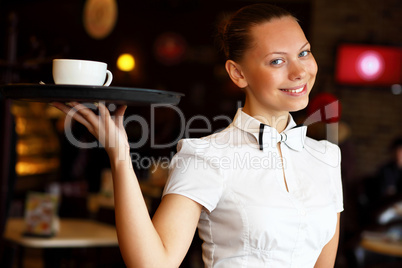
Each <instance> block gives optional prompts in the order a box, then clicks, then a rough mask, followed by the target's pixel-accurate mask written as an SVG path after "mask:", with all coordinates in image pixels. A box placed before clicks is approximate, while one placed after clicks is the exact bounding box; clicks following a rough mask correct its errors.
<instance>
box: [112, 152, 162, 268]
mask: <svg viewBox="0 0 402 268" xmlns="http://www.w3.org/2000/svg"><path fill="white" fill-rule="evenodd" d="M111 167H112V174H113V180H114V198H115V217H116V228H117V236H118V240H119V246H120V250H121V254H122V256H123V259H124V261H125V263H126V265H127V266H128V267H131V266H132V267H156V266H157V265H158V263H157V262H155V261H158V262H159V261H162V263H163V262H164V264H166V263H168V258H167V257H166V250H165V247H164V245H163V242H162V241H161V239H160V237H159V235H158V233H157V231H156V230H155V228H154V226H153V224H152V221H151V218H150V216H149V212H148V209H147V206H146V204H145V201H144V198H143V196H142V192H141V188H140V186H139V183H138V180H137V177H136V175H135V173H134V170H133V167H132V163H131V159H130V157H129V155H128V154H127V155H126V158H125V159H124V160H120V159H112V160H111ZM159 265H160V264H159ZM159 267H161V266H159ZM164 267H167V266H164Z"/></svg>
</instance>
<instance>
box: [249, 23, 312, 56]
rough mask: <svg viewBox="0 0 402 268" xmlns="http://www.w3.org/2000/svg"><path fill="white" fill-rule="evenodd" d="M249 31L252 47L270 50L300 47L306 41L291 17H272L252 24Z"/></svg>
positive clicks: (278, 50)
mask: <svg viewBox="0 0 402 268" xmlns="http://www.w3.org/2000/svg"><path fill="white" fill-rule="evenodd" d="M250 31H251V35H252V38H253V43H254V44H253V47H255V48H259V49H264V50H270V52H286V51H282V50H284V49H286V50H287V49H293V48H294V49H300V47H301V46H303V45H304V44H305V43H306V42H307V39H306V36H305V35H304V32H303V30H302V29H301V27H300V25H299V24H298V22H297V21H296V20H295V19H294V18H293V17H283V18H280V19H273V20H271V21H269V22H265V23H262V24H258V25H255V26H253V27H252V28H251V29H250Z"/></svg>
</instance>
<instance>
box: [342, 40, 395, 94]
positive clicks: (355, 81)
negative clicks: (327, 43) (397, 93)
mask: <svg viewBox="0 0 402 268" xmlns="http://www.w3.org/2000/svg"><path fill="white" fill-rule="evenodd" d="M335 80H336V82H338V83H339V84H347V85H373V86H375V85H379V86H389V85H393V84H401V83H402V48H399V47H387V46H373V45H356V44H344V45H341V46H339V47H338V51H337V61H336V71H335Z"/></svg>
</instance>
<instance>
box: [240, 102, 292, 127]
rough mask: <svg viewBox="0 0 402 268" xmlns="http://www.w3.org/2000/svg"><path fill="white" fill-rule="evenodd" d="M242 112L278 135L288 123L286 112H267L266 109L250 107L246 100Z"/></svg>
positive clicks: (287, 113)
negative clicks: (275, 131)
mask: <svg viewBox="0 0 402 268" xmlns="http://www.w3.org/2000/svg"><path fill="white" fill-rule="evenodd" d="M243 112H245V113H246V114H248V115H249V116H252V117H254V118H255V119H257V120H259V121H261V122H262V123H264V124H266V125H269V126H270V127H273V128H275V129H276V130H277V131H278V132H279V133H280V132H282V131H283V130H285V128H286V126H287V125H288V122H289V112H288V111H281V112H273V111H268V110H267V109H264V108H259V107H256V106H252V105H250V104H249V103H248V102H247V100H246V103H245V104H244V107H243Z"/></svg>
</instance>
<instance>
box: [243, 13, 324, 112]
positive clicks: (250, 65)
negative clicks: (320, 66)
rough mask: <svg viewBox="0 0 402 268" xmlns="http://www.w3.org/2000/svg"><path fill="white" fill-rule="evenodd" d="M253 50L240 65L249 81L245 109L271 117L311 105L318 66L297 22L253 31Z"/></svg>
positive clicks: (277, 21)
mask: <svg viewBox="0 0 402 268" xmlns="http://www.w3.org/2000/svg"><path fill="white" fill-rule="evenodd" d="M251 34H252V38H253V43H252V47H251V48H249V49H248V50H247V51H246V53H245V54H244V57H243V59H242V60H241V61H240V62H239V63H238V64H239V65H240V69H241V73H242V74H243V77H244V79H245V81H246V84H247V86H246V87H245V91H246V96H247V98H246V105H250V107H253V110H254V112H258V113H260V114H267V113H268V114H270V115H272V116H275V115H278V114H283V113H284V112H290V111H298V110H301V109H303V108H305V107H306V106H307V104H308V95H309V93H310V91H311V88H312V87H313V84H314V81H315V77H316V74H317V63H316V62H315V59H314V57H313V55H312V54H311V51H310V49H311V47H310V44H309V42H308V41H307V39H306V37H305V35H304V33H303V30H302V29H301V28H300V26H299V24H298V23H297V22H296V21H295V19H293V18H291V17H283V18H280V19H273V20H271V21H270V22H266V23H263V24H260V25H257V26H254V27H253V28H251Z"/></svg>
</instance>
